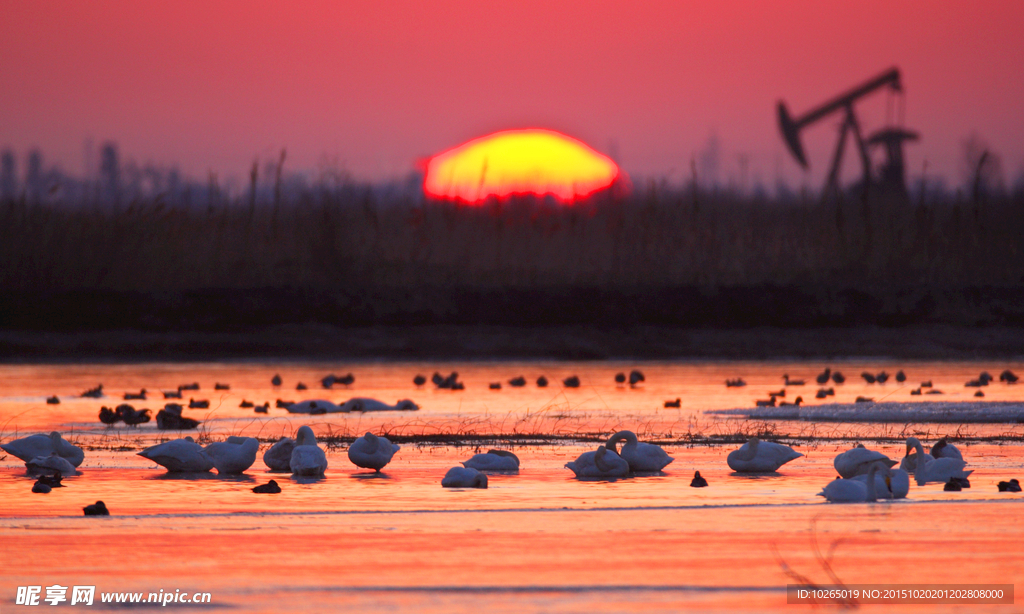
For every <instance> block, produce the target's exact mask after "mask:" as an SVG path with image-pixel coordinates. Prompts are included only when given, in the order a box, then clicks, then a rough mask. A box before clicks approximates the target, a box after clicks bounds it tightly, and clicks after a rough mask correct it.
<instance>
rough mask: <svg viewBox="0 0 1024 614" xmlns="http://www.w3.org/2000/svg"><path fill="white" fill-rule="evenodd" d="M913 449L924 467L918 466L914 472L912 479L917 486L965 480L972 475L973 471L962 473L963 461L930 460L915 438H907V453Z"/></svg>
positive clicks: (947, 458) (944, 458)
mask: <svg viewBox="0 0 1024 614" xmlns="http://www.w3.org/2000/svg"><path fill="white" fill-rule="evenodd" d="M911 448H913V449H914V450H915V451H917V458H919V459H920V458H923V459H924V461H925V462H924V467H923V468H922V467H921V466H920V463H918V467H916V468H915V470H914V479H915V480H917V485H918V486H924V485H925V484H927V483H928V482H942V483H943V484H945V483H946V482H948V481H949V480H950V478H966V477H967V476H969V475H971V474H972V473H974V470H973V469H972V470H970V471H964V467H965V466H966V465H967V463H965V462H964V461H962V460H960V459H957V458H949V457H943V458H932V457H931V455H930V454H925V453H924V448H923V447H922V446H921V442H920V441H919V440H918V439H917V437H908V438H907V451H908V452H909V451H910V449H911Z"/></svg>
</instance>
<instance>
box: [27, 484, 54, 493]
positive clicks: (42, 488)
mask: <svg viewBox="0 0 1024 614" xmlns="http://www.w3.org/2000/svg"><path fill="white" fill-rule="evenodd" d="M51 490H53V488H51V487H49V486H47V485H46V484H43V483H42V482H36V483H35V484H33V485H32V492H37V493H48V492H50V491H51Z"/></svg>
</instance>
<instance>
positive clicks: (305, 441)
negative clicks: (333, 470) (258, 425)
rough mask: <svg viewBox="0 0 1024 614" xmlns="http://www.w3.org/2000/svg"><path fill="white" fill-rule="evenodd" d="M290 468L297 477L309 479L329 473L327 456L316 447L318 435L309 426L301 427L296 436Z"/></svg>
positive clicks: (289, 462) (289, 461)
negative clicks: (301, 476)
mask: <svg viewBox="0 0 1024 614" xmlns="http://www.w3.org/2000/svg"><path fill="white" fill-rule="evenodd" d="M278 443H281V442H278ZM274 445H277V444H274ZM288 467H289V468H290V469H291V471H292V473H293V474H295V475H303V476H309V477H320V476H322V475H323V474H324V471H327V455H326V454H324V451H323V450H321V449H320V446H318V445H316V435H314V434H313V429H311V428H309V427H308V426H300V427H299V432H298V433H297V434H296V435H295V445H294V447H293V448H292V455H291V458H290V459H289V460H288Z"/></svg>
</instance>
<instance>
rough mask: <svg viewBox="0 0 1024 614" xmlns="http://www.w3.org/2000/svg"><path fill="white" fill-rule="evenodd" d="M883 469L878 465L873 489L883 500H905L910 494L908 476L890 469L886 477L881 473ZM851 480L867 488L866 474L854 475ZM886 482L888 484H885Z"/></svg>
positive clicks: (905, 473) (900, 470)
mask: <svg viewBox="0 0 1024 614" xmlns="http://www.w3.org/2000/svg"><path fill="white" fill-rule="evenodd" d="M883 469H884V467H882V466H881V465H878V473H876V474H875V489H876V490H877V491H878V492H879V493H881V494H879V496H880V497H882V498H883V499H905V498H906V497H907V493H908V492H910V474H909V473H907V472H906V471H904V470H902V469H890V470H889V471H890V474H889V475H888V476H887V475H885V472H884V471H883ZM850 479H851V480H857V481H858V482H860V483H861V484H864V485H865V486H867V483H868V476H867V474H866V473H865V474H862V475H855V476H853V477H852V478H850ZM886 480H888V484H887V483H886Z"/></svg>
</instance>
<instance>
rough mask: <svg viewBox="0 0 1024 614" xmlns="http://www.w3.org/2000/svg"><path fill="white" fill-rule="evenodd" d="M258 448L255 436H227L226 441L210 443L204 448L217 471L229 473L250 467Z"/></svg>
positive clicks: (258, 444)
mask: <svg viewBox="0 0 1024 614" xmlns="http://www.w3.org/2000/svg"><path fill="white" fill-rule="evenodd" d="M259 449H260V442H259V440H258V439H256V438H255V437H228V439H227V441H218V442H216V443H211V444H210V445H208V446H206V448H204V450H205V451H206V454H207V456H209V457H210V459H211V460H213V466H214V467H216V468H217V473H224V474H229V475H230V474H236V473H242V472H243V471H245V470H246V469H248V468H249V467H252V464H253V463H255V462H256V452H258V451H259Z"/></svg>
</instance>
